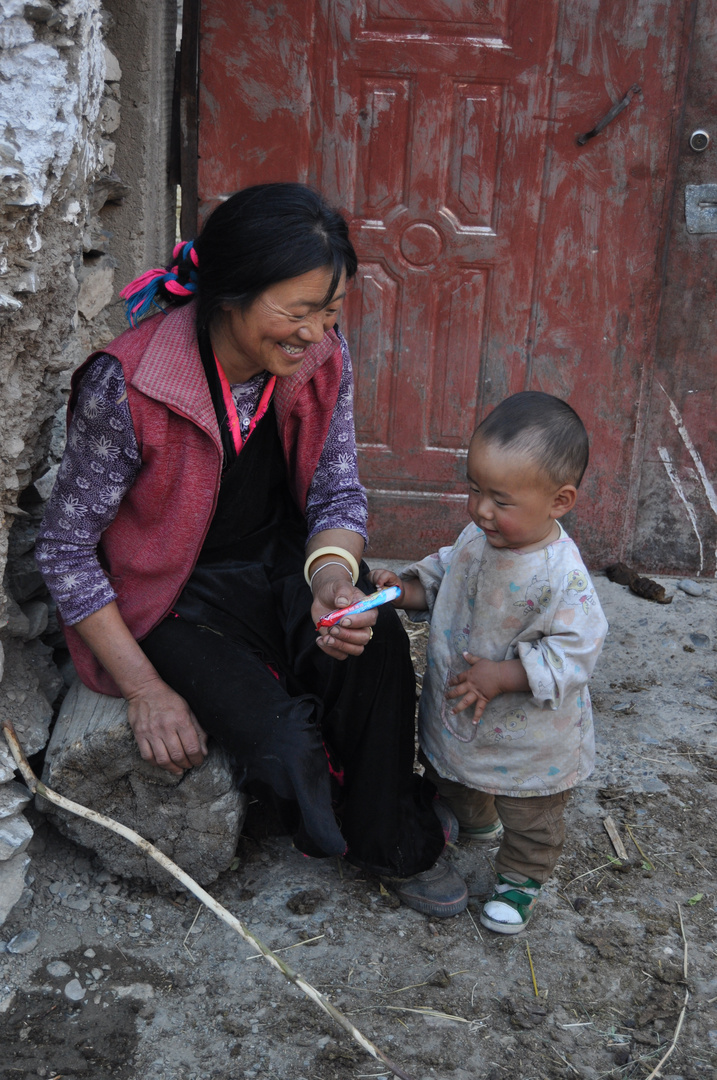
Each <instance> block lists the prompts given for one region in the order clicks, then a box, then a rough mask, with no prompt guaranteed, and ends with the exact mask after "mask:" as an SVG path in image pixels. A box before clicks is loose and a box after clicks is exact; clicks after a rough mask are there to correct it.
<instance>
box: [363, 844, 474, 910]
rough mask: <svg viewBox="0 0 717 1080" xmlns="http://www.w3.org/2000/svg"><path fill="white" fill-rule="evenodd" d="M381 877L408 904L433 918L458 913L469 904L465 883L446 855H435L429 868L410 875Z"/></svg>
mask: <svg viewBox="0 0 717 1080" xmlns="http://www.w3.org/2000/svg"><path fill="white" fill-rule="evenodd" d="M382 880H383V882H384V884H385V885H388V886H389V887H390V888H391V889H392V891H393V892H394V893H395V894H396V896H397V897H398V898H399V900H400V901H401V902H402V903H404V904H405V905H406V906H407V907H410V908H413V910H414V911H420V912H422V913H423V914H424V915H430V916H431V917H432V918H434V919H448V918H450V917H451V915H460V913H461V912H462V911H465V909H466V907H467V905H468V887H467V885H466V883H465V881H464V880H463V878H462V877H460V875H459V874H457V873H456V871H455V870H454V869H453V867H452V866H449V865H448V863H447V862H446V861H445V859H441V858H439V859H437V860H436V862H435V863H434V864H433V866H432V867H431V868H430V870H424V871H423V872H422V873H421V874H414V875H413V877H409V878H383V879H382Z"/></svg>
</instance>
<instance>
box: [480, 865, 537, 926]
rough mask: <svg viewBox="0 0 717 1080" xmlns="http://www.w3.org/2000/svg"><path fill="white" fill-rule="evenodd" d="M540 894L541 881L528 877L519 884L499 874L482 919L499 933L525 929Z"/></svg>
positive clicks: (482, 912)
mask: <svg viewBox="0 0 717 1080" xmlns="http://www.w3.org/2000/svg"><path fill="white" fill-rule="evenodd" d="M539 896H540V883H539V882H538V881H533V879H532V878H526V879H525V881H523V882H521V883H520V884H517V883H516V882H514V881H509V880H508V879H507V878H504V877H503V875H502V874H498V881H497V883H496V886H495V889H494V890H493V895H492V897H491V898H490V900H489V901H488V903H487V904H485V905H484V907H483V910H482V911H481V913H480V921H481V923H482V924H483V926H487V927H488V929H489V930H494V931H495V932H496V933H497V934H520V933H521V932H522V931H523V930H525V928H526V926H527V925H528V922H529V921H530V916H531V915H532V914H533V910H534V908H535V905H536V904H537V902H538V897H539Z"/></svg>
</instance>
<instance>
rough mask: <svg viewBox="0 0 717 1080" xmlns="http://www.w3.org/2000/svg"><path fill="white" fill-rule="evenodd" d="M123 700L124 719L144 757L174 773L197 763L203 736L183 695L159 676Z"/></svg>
mask: <svg viewBox="0 0 717 1080" xmlns="http://www.w3.org/2000/svg"><path fill="white" fill-rule="evenodd" d="M127 701H128V703H129V708H128V710H127V719H128V721H129V725H130V727H131V728H132V731H133V733H134V737H135V739H136V740H137V746H138V747H139V752H140V754H141V755H142V757H143V758H144V760H145V761H148V762H149V763H150V765H158V766H159V767H160V768H161V769H166V770H167V772H170V773H172V774H173V775H174V776H181V774H182V773H183V772H184V770H185V769H191V768H192V766H193V765H201V763H202V761H203V760H204V758H205V757H206V754H207V736H206V734H205V733H204V731H203V729H202V728H201V727H200V725H199V721H198V720H197V718H196V716H195V715H194V713H193V712H192V710H191V709H190V708H189V705H188V704H187V702H186V701H185V700H184V698H183V697H180V695H179V694H177V693H176V692H175V691H174V690H172V688H171V687H170V686H167V684H166V683H165V682H163V680H162V679H160V678H159V676H157V678H156V679H153V680H151V681H150V682H148V683H147V684H145V685H144V686H141V687H139V688H138V689H137V690H134V691H133V692H132V693H131V694H127Z"/></svg>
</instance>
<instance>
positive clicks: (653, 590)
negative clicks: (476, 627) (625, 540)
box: [605, 562, 672, 604]
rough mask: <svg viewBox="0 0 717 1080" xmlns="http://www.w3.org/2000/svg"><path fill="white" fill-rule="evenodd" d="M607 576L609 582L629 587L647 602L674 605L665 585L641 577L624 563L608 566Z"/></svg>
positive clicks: (606, 569)
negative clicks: (652, 601)
mask: <svg viewBox="0 0 717 1080" xmlns="http://www.w3.org/2000/svg"><path fill="white" fill-rule="evenodd" d="M605 574H606V576H607V578H608V580H609V581H614V582H616V583H617V584H618V585H627V587H628V588H629V590H630V592H633V593H635V596H642V597H644V598H645V600H654V601H655V603H656V604H671V603H672V597H671V596H668V595H667V593H666V592H665V586H664V585H660V584H659V582H657V581H653V580H652V578H649V577H641V576H640V574H637V573H636V572H635V571H634V570H631V569H630V567H629V566H627V565H626V564H625V563H623V562H617V563H613V564H612V565H611V566H606V567H605Z"/></svg>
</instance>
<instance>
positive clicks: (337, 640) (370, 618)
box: [311, 564, 378, 660]
mask: <svg viewBox="0 0 717 1080" xmlns="http://www.w3.org/2000/svg"><path fill="white" fill-rule="evenodd" d="M312 590H313V594H314V602H313V604H312V605H311V618H312V620H313V622H314V625H316V623H317V622H318V621H319V619H320V618H322V617H323V616H324V615H328V613H329V612H330V611H335V610H336V609H337V608H343V607H348V605H349V604H355V603H357V602H358V601H359V600H363V598H364V596H365V595H366V594H365V593H362V592H361V590H360V589H357V588H356V587H355V586H354V585H353V584H352V582H351V578H350V576H349V574H348V571H347V570H344V569H342V568H341V567H340V566H336V565H335V564H334V565H332V564H327V565H326V566H325V568H322V569H321V570H319V571H318V572H317V573H316V574H314V579H313V583H312ZM377 618H378V612H377V611H376V609H375V608H374V609H373V610H371V611H363V612H361V613H360V614H359V615H347V616H346V617H345V618H343V619H342V620H341V622H340V623H337V625H336V626H331V627H327V626H322V627H321V629H320V630H319V637H318V638H317V645H318V646H319V648H321V649H322V650H323V651H324V652H325V653H327V654H328V655H329V656H333V657H334V659H335V660H345V659H346V657H347V656H360V655H361V653H362V652H363V651H364V648H365V646H366V645H368V643H369V641H370V640H371V634H372V627H373V626H374V624H375V622H376V619H377Z"/></svg>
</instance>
